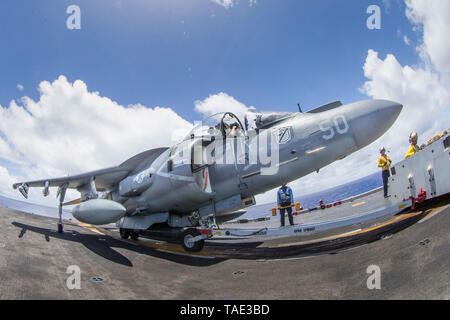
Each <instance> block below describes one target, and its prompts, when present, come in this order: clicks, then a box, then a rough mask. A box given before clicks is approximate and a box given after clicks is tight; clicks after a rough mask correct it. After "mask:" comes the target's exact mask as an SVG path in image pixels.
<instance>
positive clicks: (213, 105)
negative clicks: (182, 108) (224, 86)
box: [195, 92, 254, 121]
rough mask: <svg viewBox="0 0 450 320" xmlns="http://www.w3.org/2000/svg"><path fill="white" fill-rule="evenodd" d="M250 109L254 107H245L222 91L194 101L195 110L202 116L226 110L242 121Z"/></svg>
mask: <svg viewBox="0 0 450 320" xmlns="http://www.w3.org/2000/svg"><path fill="white" fill-rule="evenodd" d="M250 109H254V107H247V106H246V105H245V104H243V103H242V102H239V101H237V100H236V99H235V98H233V97H232V96H229V95H228V94H226V93H223V92H220V93H217V94H213V95H209V97H208V98H206V99H205V100H201V101H200V100H197V101H195V110H196V111H197V112H199V113H201V114H203V115H204V116H210V115H213V114H216V113H219V112H225V111H227V112H232V113H234V114H235V115H236V116H237V117H239V119H240V120H241V121H243V119H244V115H245V113H246V112H247V111H248V110H250Z"/></svg>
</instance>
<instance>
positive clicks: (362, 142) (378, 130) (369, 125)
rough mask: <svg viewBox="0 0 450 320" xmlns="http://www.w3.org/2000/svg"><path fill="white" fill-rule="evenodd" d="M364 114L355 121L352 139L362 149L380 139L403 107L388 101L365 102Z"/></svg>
mask: <svg viewBox="0 0 450 320" xmlns="http://www.w3.org/2000/svg"><path fill="white" fill-rule="evenodd" d="M362 107H363V110H364V113H363V114H361V116H360V117H358V118H357V119H356V120H357V121H355V125H354V127H353V129H354V137H355V141H356V144H357V146H358V148H362V147H365V146H367V145H368V144H370V143H372V142H373V141H375V140H376V139H378V138H379V137H381V136H382V135H383V134H384V133H385V132H386V131H387V130H388V129H389V128H390V127H391V126H392V125H393V124H394V122H395V120H397V118H398V116H399V114H400V112H401V111H402V108H403V106H402V105H401V104H399V103H397V102H394V101H389V100H371V101H365V104H364V105H363V106H362Z"/></svg>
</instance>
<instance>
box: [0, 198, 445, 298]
mask: <svg viewBox="0 0 450 320" xmlns="http://www.w3.org/2000/svg"><path fill="white" fill-rule="evenodd" d="M447 204H448V203H447ZM439 210H440V211H439ZM439 210H438V209H435V212H436V214H433V215H428V216H426V218H425V219H423V220H421V221H420V222H419V223H415V224H413V225H411V226H409V227H407V228H406V229H403V230H402V231H400V232H398V233H395V234H393V235H392V236H390V237H387V238H386V239H385V240H379V241H375V242H372V243H369V244H366V245H364V246H360V247H356V248H353V249H350V250H343V251H338V252H333V253H325V254H320V255H311V256H307V257H301V258H290V259H280V260H241V259H218V258H205V257H192V256H186V255H180V254H172V253H169V252H164V251H161V250H155V249H152V248H149V247H146V246H143V245H139V243H140V242H137V243H132V242H123V241H120V240H118V239H116V238H115V237H110V236H107V235H101V234H98V233H96V232H93V231H91V230H89V229H86V228H84V227H81V226H77V225H75V224H73V225H72V224H69V223H66V225H65V233H64V234H58V233H56V232H55V231H54V230H55V226H56V220H55V219H53V218H47V217H41V216H36V215H30V214H27V213H22V212H19V211H15V210H11V209H6V208H0V229H1V233H0V299H223V300H229V299H449V298H450V281H449V279H450V271H449V265H450V255H449V252H450V250H449V249H450V246H449V244H450V233H449V232H448V227H449V225H450V207H448V206H447V207H444V209H439ZM433 212H434V211H433ZM321 214H325V212H323V213H321ZM425 220H426V221H425ZM374 264H375V265H377V266H379V267H380V269H381V289H380V290H369V289H368V288H367V285H366V282H367V278H368V277H369V275H368V274H367V273H366V271H367V268H368V266H370V265H374ZM70 265H78V266H79V267H80V269H81V289H80V290H69V289H68V288H67V286H66V280H67V278H68V276H69V274H67V273H66V271H67V267H68V266H70ZM94 276H96V277H101V278H102V279H103V280H104V281H103V282H100V283H98V282H92V281H91V280H90V278H91V277H94Z"/></svg>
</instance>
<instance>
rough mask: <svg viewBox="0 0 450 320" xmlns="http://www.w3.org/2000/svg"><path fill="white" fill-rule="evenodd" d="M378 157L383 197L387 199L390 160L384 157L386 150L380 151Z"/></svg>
mask: <svg viewBox="0 0 450 320" xmlns="http://www.w3.org/2000/svg"><path fill="white" fill-rule="evenodd" d="M380 154H381V155H380V157H379V158H378V167H380V168H382V171H381V173H382V176H383V187H384V197H385V198H387V197H388V178H389V176H390V174H389V167H390V166H391V163H392V161H391V159H390V158H389V157H388V156H387V155H386V149H385V148H382V149H381V150H380Z"/></svg>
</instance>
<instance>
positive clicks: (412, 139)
mask: <svg viewBox="0 0 450 320" xmlns="http://www.w3.org/2000/svg"><path fill="white" fill-rule="evenodd" d="M418 139H419V135H418V134H417V133H416V132H412V133H411V134H410V135H409V143H410V144H409V148H408V151H407V152H406V154H405V159H408V158H409V157H411V156H412V155H414V154H416V153H417V152H418V151H419V150H420V148H419V146H418V145H417V140H418Z"/></svg>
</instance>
